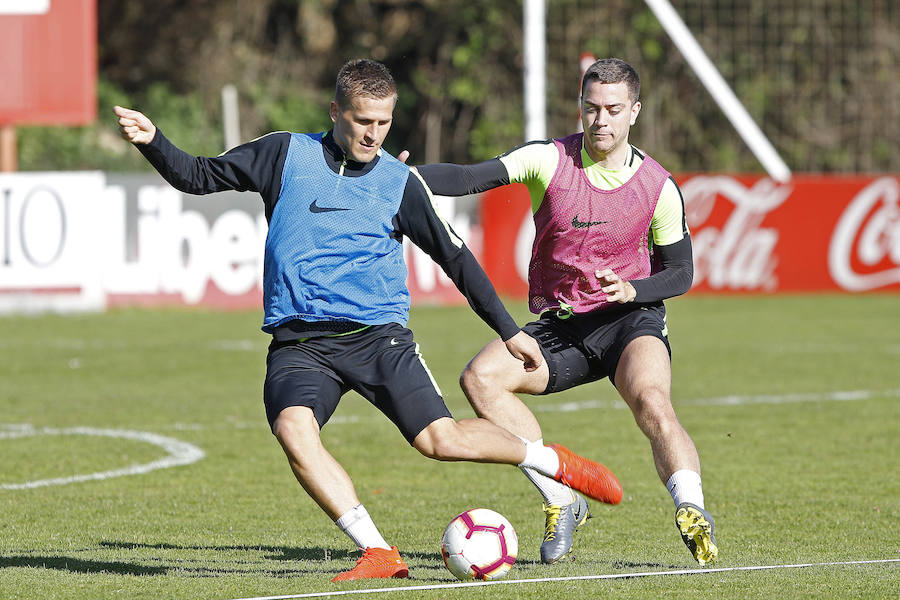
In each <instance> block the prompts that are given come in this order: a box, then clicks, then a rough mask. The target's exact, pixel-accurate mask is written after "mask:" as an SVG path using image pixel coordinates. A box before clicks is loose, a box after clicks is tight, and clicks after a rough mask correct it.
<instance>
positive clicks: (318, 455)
mask: <svg viewBox="0 0 900 600" xmlns="http://www.w3.org/2000/svg"><path fill="white" fill-rule="evenodd" d="M272 433H274V434H275V437H276V438H277V439H278V442H279V443H280V444H281V447H282V448H283V449H284V453H285V455H287V459H288V463H290V466H291V471H293V472H294V476H295V477H296V478H297V481H298V482H300V485H301V486H303V489H304V490H306V492H307V493H308V494H309V495H310V497H311V498H312V499H313V500H314V501H315V502H316V504H318V505H319V507H321V509H322V510H324V511H325V513H326V514H328V516H329V517H331V519H332V520H336V519H338V518H339V517H340V516H341V515H343V514H344V513H346V512H347V511H348V510H350V509H352V508H353V507H355V506H356V505H358V504H359V503H360V502H359V497H357V495H356V490H355V488H354V487H353V482H352V481H351V480H350V476H349V475H348V474H347V471H345V470H344V468H343V467H342V466H341V465H340V463H338V462H337V460H335V459H334V457H333V456H332V455H331V454H330V453H329V452H328V450H326V449H325V447H324V446H323V445H322V441H321V439H320V438H319V424H318V423H317V422H316V418H315V416H314V415H313V412H312V410H311V409H309V408H307V407H305V406H291V407H288V408H286V409H284V410H283V411H281V414H279V415H278V418H277V419H275V422H274V423H273V425H272Z"/></svg>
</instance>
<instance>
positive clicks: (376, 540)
mask: <svg viewBox="0 0 900 600" xmlns="http://www.w3.org/2000/svg"><path fill="white" fill-rule="evenodd" d="M334 524H335V525H337V526H338V528H339V529H340V530H341V531H343V532H344V533H346V534H347V536H348V537H349V538H350V539H351V540H353V543H354V544H356V546H357V547H358V548H361V549H363V550H365V549H366V548H384V549H386V550H390V548H391V546H390V545H389V544H388V543H387V542H386V541H384V538H383V537H381V534H380V533H379V532H378V528H377V527H375V522H374V521H373V520H372V517H370V516H369V511H367V510H366V507H365V506H363V505H362V504H357V505H356V506H354V507H353V508H351V509H350V510H348V511H347V512H345V513H344V514H343V515H341V517H340V518H339V519H338V520H337V521H335V522H334Z"/></svg>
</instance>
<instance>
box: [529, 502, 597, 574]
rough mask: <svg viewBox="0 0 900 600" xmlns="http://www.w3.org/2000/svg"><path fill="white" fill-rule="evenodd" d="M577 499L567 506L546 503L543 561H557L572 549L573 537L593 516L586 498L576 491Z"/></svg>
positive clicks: (542, 549)
mask: <svg viewBox="0 0 900 600" xmlns="http://www.w3.org/2000/svg"><path fill="white" fill-rule="evenodd" d="M572 495H573V496H575V501H574V502H572V503H571V504H566V505H565V506H547V505H546V504H545V505H544V513H546V515H547V521H546V529H545V530H544V541H543V542H542V543H541V562H542V563H546V564H550V563H555V562H556V561H558V560H559V559H561V558H562V557H564V556H565V555H567V554H568V553H569V552H570V551H571V550H572V543H573V538H574V536H575V532H576V531H578V528H579V527H581V526H582V525H584V522H585V521H587V520H588V519H590V518H591V511H590V509H589V508H588V504H587V502H585V500H584V498H582V497H581V496H579V495H578V494H576V493H574V492H573V493H572Z"/></svg>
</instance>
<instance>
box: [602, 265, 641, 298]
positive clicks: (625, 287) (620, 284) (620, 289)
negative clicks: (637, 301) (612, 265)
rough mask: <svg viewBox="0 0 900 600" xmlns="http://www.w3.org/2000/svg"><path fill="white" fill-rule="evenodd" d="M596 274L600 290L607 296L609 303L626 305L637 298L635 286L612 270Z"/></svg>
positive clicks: (604, 270)
mask: <svg viewBox="0 0 900 600" xmlns="http://www.w3.org/2000/svg"><path fill="white" fill-rule="evenodd" d="M594 274H595V275H596V276H597V281H598V282H599V283H600V290H601V291H602V292H603V293H604V294H606V301H607V302H618V303H619V304H625V303H626V302H631V301H632V300H634V297H635V296H637V292H636V291H635V289H634V286H633V285H631V284H630V283H629V282H627V281H625V280H624V279H622V278H621V277H619V276H618V275H616V273H615V272H614V271H613V270H612V269H602V270H600V269H598V270H597V271H595V272H594Z"/></svg>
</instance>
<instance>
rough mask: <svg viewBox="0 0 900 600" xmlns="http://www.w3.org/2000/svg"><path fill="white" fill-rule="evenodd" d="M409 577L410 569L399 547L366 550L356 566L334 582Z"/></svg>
mask: <svg viewBox="0 0 900 600" xmlns="http://www.w3.org/2000/svg"><path fill="white" fill-rule="evenodd" d="M408 575H409V567H407V566H406V563H405V562H403V559H402V558H400V552H399V551H398V550H397V546H391V549H390V550H385V549H384V548H366V550H365V552H363V555H362V556H360V557H359V560H358V561H356V566H355V567H353V568H352V569H350V570H349V571H344V572H343V573H338V574H337V575H335V577H334V579H332V581H352V580H354V579H389V578H391V577H396V578H398V579H399V578H403V577H406V576H408Z"/></svg>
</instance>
